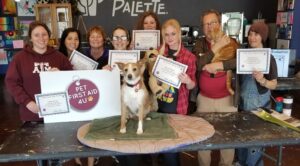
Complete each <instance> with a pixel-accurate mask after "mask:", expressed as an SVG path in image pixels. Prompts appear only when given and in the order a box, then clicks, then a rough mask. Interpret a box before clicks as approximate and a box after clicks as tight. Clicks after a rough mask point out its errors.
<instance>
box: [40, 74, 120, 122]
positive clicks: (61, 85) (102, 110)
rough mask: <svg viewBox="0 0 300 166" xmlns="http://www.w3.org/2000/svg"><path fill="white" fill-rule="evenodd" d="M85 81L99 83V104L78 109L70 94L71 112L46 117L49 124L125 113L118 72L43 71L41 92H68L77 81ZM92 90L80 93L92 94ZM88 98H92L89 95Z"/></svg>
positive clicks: (97, 84) (96, 84)
mask: <svg viewBox="0 0 300 166" xmlns="http://www.w3.org/2000/svg"><path fill="white" fill-rule="evenodd" d="M83 80H88V81H90V82H92V83H93V84H94V85H95V86H96V88H97V92H98V94H99V99H98V100H97V102H96V104H95V105H94V106H93V107H91V108H89V109H85V110H78V109H76V108H74V106H72V105H71V102H70V101H71V100H70V98H71V97H74V94H73V95H72V93H68V95H69V103H70V112H68V113H64V114H55V115H48V116H45V117H44V122H45V123H54V122H70V121H87V120H93V119H96V118H104V117H110V116H115V115H120V114H121V98H120V96H121V95H120V73H119V72H117V71H114V72H111V71H108V70H81V71H78V70H77V71H53V72H41V73H40V84H41V93H42V94H46V93H54V92H62V91H68V89H69V88H70V86H71V85H72V84H73V83H74V82H76V83H77V81H79V82H82V81H83ZM78 87H79V86H78ZM80 88H81V87H80ZM83 89H84V87H83ZM88 93H89V92H85V94H84V93H83V92H82V93H80V94H79V95H83V96H84V95H88ZM79 95H78V96H79ZM79 97H80V96H79ZM87 98H89V97H88V96H87Z"/></svg>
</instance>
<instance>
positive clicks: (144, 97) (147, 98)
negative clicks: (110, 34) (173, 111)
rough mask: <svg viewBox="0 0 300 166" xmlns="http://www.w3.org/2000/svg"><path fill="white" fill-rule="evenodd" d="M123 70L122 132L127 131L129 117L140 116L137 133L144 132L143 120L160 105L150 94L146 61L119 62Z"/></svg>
mask: <svg viewBox="0 0 300 166" xmlns="http://www.w3.org/2000/svg"><path fill="white" fill-rule="evenodd" d="M117 65H118V66H119V68H120V69H121V70H122V72H123V76H124V78H123V85H122V88H121V104H122V105H121V109H122V112H121V128H120V132H121V133H126V123H127V120H128V119H129V118H135V117H138V129H137V132H136V133H137V134H142V133H143V120H144V118H145V117H146V115H147V114H148V113H149V112H150V111H157V109H158V105H157V101H156V99H155V97H153V95H152V94H149V92H148V90H147V88H146V86H145V83H144V77H143V73H144V70H145V64H144V61H139V62H137V63H127V64H123V63H117Z"/></svg>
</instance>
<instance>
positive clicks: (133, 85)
mask: <svg viewBox="0 0 300 166" xmlns="http://www.w3.org/2000/svg"><path fill="white" fill-rule="evenodd" d="M140 83H141V81H138V82H137V83H136V84H128V83H126V85H127V86H129V87H131V88H134V89H135V91H136V92H137V91H139V90H140V88H141V85H140Z"/></svg>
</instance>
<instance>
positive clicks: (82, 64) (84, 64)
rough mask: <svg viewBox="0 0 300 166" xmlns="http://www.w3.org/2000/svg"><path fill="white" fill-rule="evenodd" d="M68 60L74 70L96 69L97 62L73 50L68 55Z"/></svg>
mask: <svg viewBox="0 0 300 166" xmlns="http://www.w3.org/2000/svg"><path fill="white" fill-rule="evenodd" d="M70 62H71V64H72V65H73V69H74V70H96V69H97V67H98V62H96V61H94V60H92V59H91V58H89V57H87V56H85V55H84V54H82V53H80V52H78V51H76V50H74V51H73V52H72V54H71V56H70Z"/></svg>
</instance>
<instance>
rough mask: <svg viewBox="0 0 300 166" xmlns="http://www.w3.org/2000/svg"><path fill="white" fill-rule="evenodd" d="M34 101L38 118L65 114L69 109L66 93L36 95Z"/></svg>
mask: <svg viewBox="0 0 300 166" xmlns="http://www.w3.org/2000/svg"><path fill="white" fill-rule="evenodd" d="M35 101H36V103H37V105H38V106H39V109H40V112H39V116H40V117H43V116H47V115H53V114H61V113H67V112H69V109H70V107H69V101H68V94H67V92H58V93H48V94H36V95H35Z"/></svg>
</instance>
